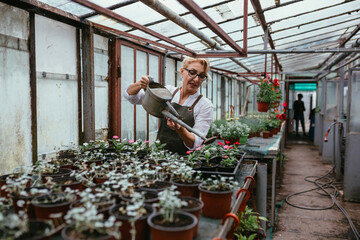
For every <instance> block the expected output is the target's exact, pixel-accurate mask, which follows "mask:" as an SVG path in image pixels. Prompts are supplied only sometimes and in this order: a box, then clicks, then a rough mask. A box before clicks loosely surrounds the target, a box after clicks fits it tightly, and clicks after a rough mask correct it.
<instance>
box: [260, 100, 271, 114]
mask: <svg viewBox="0 0 360 240" xmlns="http://www.w3.org/2000/svg"><path fill="white" fill-rule="evenodd" d="M269 107H270V102H259V101H258V102H257V108H258V112H267V111H268V110H269Z"/></svg>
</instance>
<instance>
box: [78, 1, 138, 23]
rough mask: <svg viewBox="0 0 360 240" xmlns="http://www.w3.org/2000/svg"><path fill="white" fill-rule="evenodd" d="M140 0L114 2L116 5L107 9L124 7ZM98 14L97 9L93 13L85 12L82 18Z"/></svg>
mask: <svg viewBox="0 0 360 240" xmlns="http://www.w3.org/2000/svg"><path fill="white" fill-rule="evenodd" d="M138 1H139V0H125V1H123V2H121V3H117V4H114V5H111V6H110V7H107V9H109V10H115V9H118V8H121V7H124V6H127V5H130V4H133V3H136V2H138ZM96 15H98V13H97V12H96V11H94V12H91V13H88V14H85V15H82V16H80V18H81V19H86V18H89V17H93V16H96Z"/></svg>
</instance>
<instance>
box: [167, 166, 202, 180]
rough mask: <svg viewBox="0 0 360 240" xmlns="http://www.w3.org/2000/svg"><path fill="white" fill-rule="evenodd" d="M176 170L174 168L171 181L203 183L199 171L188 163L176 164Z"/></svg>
mask: <svg viewBox="0 0 360 240" xmlns="http://www.w3.org/2000/svg"><path fill="white" fill-rule="evenodd" d="M174 164H175V166H176V168H173V172H172V173H173V174H172V177H171V180H172V181H174V182H177V183H197V182H201V178H200V177H201V175H200V172H199V171H195V170H194V169H193V168H192V167H190V166H188V165H187V164H186V163H182V162H179V163H174Z"/></svg>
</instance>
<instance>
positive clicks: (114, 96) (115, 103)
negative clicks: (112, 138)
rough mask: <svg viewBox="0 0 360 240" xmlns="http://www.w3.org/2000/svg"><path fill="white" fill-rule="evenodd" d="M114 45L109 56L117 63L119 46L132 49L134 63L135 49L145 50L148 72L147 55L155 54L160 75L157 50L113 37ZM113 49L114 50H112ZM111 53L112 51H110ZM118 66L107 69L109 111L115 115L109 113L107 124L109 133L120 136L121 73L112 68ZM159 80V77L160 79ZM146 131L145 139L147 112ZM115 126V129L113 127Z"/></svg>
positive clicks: (160, 56)
mask: <svg viewBox="0 0 360 240" xmlns="http://www.w3.org/2000/svg"><path fill="white" fill-rule="evenodd" d="M114 45H115V46H113V47H112V48H114V49H116V51H115V53H114V56H112V55H111V56H112V57H111V59H113V60H115V62H114V63H113V64H115V63H118V64H121V62H120V61H121V57H120V56H119V55H121V46H127V47H130V48H132V49H133V50H134V52H135V54H134V64H135V63H136V57H137V56H136V51H137V50H139V51H142V52H145V53H146V55H147V73H149V55H150V54H152V55H156V56H157V57H159V69H158V70H159V76H160V77H161V76H162V74H161V60H162V59H161V58H162V55H161V53H158V52H157V51H154V50H151V49H148V48H145V47H142V46H139V45H137V44H135V43H132V42H128V41H125V40H122V39H115V43H114ZM112 51H114V50H112ZM111 54H112V53H111ZM116 59H118V61H116ZM117 67H118V66H112V67H111V68H110V69H109V72H111V73H112V74H111V75H110V76H111V77H110V83H111V85H110V86H111V87H109V91H110V93H109V95H111V99H109V105H110V106H111V107H110V111H111V112H115V113H116V115H114V114H112V115H109V118H111V119H110V120H109V121H110V124H109V126H111V128H110V129H109V130H110V131H109V132H110V133H113V134H117V135H118V136H121V125H122V123H121V121H122V119H121V112H122V109H121V104H120V102H121V96H122V91H123V89H122V88H121V81H122V79H121V75H120V76H116V70H114V68H115V69H116V68H117ZM119 71H120V74H121V65H120V70H119ZM136 80H137V79H136V64H135V68H134V79H133V82H136ZM160 80H161V79H160ZM114 87H115V89H113V90H111V88H114ZM137 107H138V106H135V105H134V129H133V131H134V138H135V139H136V108H137ZM146 125H147V126H146V129H147V130H146V131H147V135H146V137H147V140H148V138H149V114H147V119H146ZM114 127H115V129H114Z"/></svg>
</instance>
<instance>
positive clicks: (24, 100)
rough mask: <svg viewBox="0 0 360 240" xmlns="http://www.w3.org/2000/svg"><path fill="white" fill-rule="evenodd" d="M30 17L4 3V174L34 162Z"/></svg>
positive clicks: (0, 118) (0, 63)
mask: <svg viewBox="0 0 360 240" xmlns="http://www.w3.org/2000/svg"><path fill="white" fill-rule="evenodd" d="M28 19H29V15H28V13H27V12H26V11H23V10H20V9H18V8H13V7H10V6H8V5H5V4H2V3H0V23H1V24H0V166H1V167H0V174H5V173H9V172H11V171H12V170H13V169H14V168H16V167H19V166H24V165H30V164H31V156H32V150H31V110H30V77H29V53H28V47H27V40H28V34H29V33H28V32H29V25H28Z"/></svg>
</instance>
